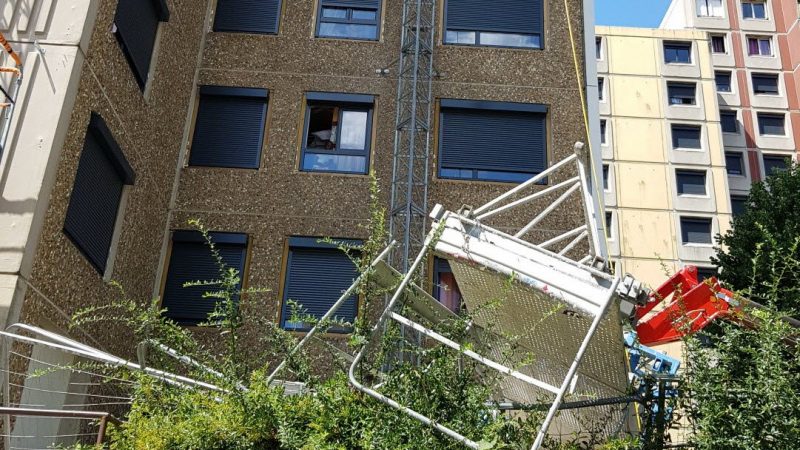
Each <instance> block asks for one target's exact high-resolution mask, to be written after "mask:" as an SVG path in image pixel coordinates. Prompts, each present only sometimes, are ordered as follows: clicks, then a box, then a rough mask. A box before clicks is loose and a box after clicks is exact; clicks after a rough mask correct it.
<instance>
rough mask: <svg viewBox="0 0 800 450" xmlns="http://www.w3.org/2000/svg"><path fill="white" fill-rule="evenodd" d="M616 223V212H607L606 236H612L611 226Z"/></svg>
mask: <svg viewBox="0 0 800 450" xmlns="http://www.w3.org/2000/svg"><path fill="white" fill-rule="evenodd" d="M613 224H614V214H613V213H610V212H607V213H606V237H607V238H610V237H611V234H612V233H611V226H612V225H613Z"/></svg>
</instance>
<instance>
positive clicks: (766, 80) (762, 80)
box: [753, 73, 778, 95]
mask: <svg viewBox="0 0 800 450" xmlns="http://www.w3.org/2000/svg"><path fill="white" fill-rule="evenodd" d="M753 92H754V93H756V94H766V95H778V75H777V74H766V73H761V74H755V73H754V74H753Z"/></svg>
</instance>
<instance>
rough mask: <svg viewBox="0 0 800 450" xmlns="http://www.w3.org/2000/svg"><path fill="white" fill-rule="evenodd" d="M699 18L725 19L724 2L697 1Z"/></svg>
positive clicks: (718, 0) (711, 0)
mask: <svg viewBox="0 0 800 450" xmlns="http://www.w3.org/2000/svg"><path fill="white" fill-rule="evenodd" d="M697 16H698V17H724V5H723V4H722V0H697Z"/></svg>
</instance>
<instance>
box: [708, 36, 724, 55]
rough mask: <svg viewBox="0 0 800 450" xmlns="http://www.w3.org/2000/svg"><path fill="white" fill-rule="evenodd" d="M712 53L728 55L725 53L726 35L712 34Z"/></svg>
mask: <svg viewBox="0 0 800 450" xmlns="http://www.w3.org/2000/svg"><path fill="white" fill-rule="evenodd" d="M711 52H712V53H726V52H725V35H722V34H712V35H711Z"/></svg>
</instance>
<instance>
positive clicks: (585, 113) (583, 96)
mask: <svg viewBox="0 0 800 450" xmlns="http://www.w3.org/2000/svg"><path fill="white" fill-rule="evenodd" d="M564 10H565V11H566V14H567V29H568V30H569V42H570V45H571V47H572V64H573V66H575V79H576V80H577V82H578V92H580V97H581V112H582V113H583V126H584V129H585V130H586V140H587V141H588V148H589V155H590V157H593V154H592V138H591V133H590V132H589V111H588V110H587V107H586V93H585V91H584V89H583V76H581V69H580V65H579V64H578V49H577V47H576V46H575V34H574V33H573V31H572V14H571V13H570V10H569V0H564ZM591 177H592V181H593V183H592V185H593V186H600V185H599V184H598V183H597V179H596V177H595V173H594V167H592V170H591ZM600 206H601V208H602V207H603V205H602V204H601V205H600ZM600 223H601V224H602V225H603V240H604V241H605V242H606V249H608V237H607V236H608V230H606V220H605V217H603V218H602V220H600ZM625 355H626V356H627V357H628V360H630V354H629V353H628V350H627V349H626V350H625ZM633 407H634V411H636V423H637V425H638V426H639V429H641V428H642V418H641V415H640V414H639V404H638V403H634V405H633Z"/></svg>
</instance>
